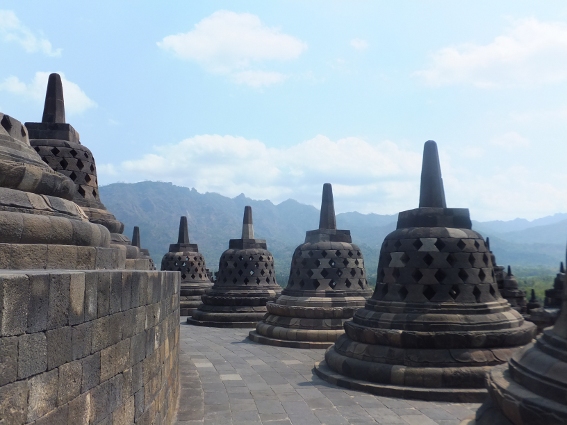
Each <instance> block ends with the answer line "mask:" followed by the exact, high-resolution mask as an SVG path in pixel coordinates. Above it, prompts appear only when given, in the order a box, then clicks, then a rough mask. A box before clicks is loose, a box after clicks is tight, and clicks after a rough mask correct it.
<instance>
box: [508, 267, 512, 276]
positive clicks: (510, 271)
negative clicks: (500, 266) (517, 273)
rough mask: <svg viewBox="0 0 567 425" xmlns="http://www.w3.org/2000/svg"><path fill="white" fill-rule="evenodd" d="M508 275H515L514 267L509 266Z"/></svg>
mask: <svg viewBox="0 0 567 425" xmlns="http://www.w3.org/2000/svg"><path fill="white" fill-rule="evenodd" d="M508 276H513V275H512V267H510V266H508Z"/></svg>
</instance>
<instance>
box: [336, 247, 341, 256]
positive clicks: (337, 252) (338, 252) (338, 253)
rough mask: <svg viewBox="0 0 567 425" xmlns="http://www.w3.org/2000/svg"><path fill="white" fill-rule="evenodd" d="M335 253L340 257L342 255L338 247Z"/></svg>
mask: <svg viewBox="0 0 567 425" xmlns="http://www.w3.org/2000/svg"><path fill="white" fill-rule="evenodd" d="M335 255H336V256H337V257H340V256H341V251H339V250H338V249H337V250H336V251H335Z"/></svg>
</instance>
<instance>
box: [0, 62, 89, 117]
mask: <svg viewBox="0 0 567 425" xmlns="http://www.w3.org/2000/svg"><path fill="white" fill-rule="evenodd" d="M49 74H50V73H49V72H36V73H35V76H34V78H33V80H32V81H31V82H30V83H28V84H26V83H24V82H23V81H21V80H20V79H19V78H18V77H14V76H11V77H8V78H6V79H5V80H4V81H2V82H0V91H5V92H9V93H16V94H18V95H21V96H23V97H26V98H28V99H32V100H34V101H36V102H38V103H42V102H43V101H44V99H45V90H46V89H47V80H48V78H49ZM59 75H61V82H62V83H63V94H64V96H65V112H66V113H68V114H69V115H74V114H81V113H83V112H84V111H86V110H87V109H90V108H94V107H96V106H97V104H96V102H94V101H93V100H92V99H90V98H89V97H88V96H87V95H86V94H85V92H84V91H83V90H82V89H81V88H80V87H79V86H78V85H77V84H76V83H73V82H72V81H69V80H67V79H66V78H65V74H63V73H61V72H60V73H59Z"/></svg>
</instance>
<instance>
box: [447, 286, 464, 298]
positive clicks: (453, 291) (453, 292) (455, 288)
mask: <svg viewBox="0 0 567 425" xmlns="http://www.w3.org/2000/svg"><path fill="white" fill-rule="evenodd" d="M460 293H461V288H459V285H453V286H451V289H450V290H449V296H450V297H451V298H453V299H454V300H456V299H457V297H458V296H459V294H460Z"/></svg>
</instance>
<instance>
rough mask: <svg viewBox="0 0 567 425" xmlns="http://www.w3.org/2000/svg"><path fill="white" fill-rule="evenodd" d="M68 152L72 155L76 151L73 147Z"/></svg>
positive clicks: (75, 153)
mask: <svg viewBox="0 0 567 425" xmlns="http://www.w3.org/2000/svg"><path fill="white" fill-rule="evenodd" d="M69 153H70V154H71V155H73V156H77V151H76V150H75V149H71V150H70V151H69Z"/></svg>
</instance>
